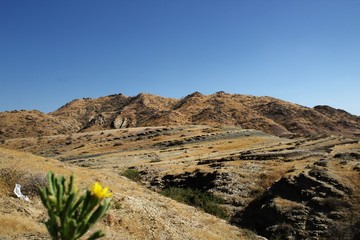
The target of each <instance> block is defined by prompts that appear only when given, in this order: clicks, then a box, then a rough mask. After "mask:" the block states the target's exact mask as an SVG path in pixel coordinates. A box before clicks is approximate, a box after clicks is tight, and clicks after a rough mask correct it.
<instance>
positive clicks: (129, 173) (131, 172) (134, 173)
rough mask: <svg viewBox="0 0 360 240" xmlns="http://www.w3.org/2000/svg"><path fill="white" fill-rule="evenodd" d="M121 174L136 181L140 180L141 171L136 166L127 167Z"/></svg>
mask: <svg viewBox="0 0 360 240" xmlns="http://www.w3.org/2000/svg"><path fill="white" fill-rule="evenodd" d="M121 175H123V176H124V177H126V178H128V179H130V180H132V181H135V182H137V181H139V180H140V173H139V171H138V170H136V169H134V168H128V169H126V170H125V171H123V172H122V174H121Z"/></svg>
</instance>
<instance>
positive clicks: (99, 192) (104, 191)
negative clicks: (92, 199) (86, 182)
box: [91, 182, 112, 199]
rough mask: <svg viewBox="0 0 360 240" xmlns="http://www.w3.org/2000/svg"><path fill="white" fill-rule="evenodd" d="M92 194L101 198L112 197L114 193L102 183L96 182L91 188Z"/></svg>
mask: <svg viewBox="0 0 360 240" xmlns="http://www.w3.org/2000/svg"><path fill="white" fill-rule="evenodd" d="M91 191H92V194H93V195H95V196H96V197H97V198H99V199H103V198H106V197H111V196H112V193H111V192H109V188H107V187H105V188H103V187H102V186H101V185H100V183H98V182H95V183H94V185H93V186H92V188H91Z"/></svg>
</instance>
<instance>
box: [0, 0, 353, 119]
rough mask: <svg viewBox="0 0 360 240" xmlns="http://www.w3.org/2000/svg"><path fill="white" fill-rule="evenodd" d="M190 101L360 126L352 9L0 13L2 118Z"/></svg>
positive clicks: (188, 5)
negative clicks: (231, 102) (321, 114)
mask: <svg viewBox="0 0 360 240" xmlns="http://www.w3.org/2000/svg"><path fill="white" fill-rule="evenodd" d="M194 91H200V92H202V93H203V94H210V93H214V92H217V91H225V92H228V93H239V94H249V95H255V96H265V95H266V96H272V97H276V98H280V99H283V100H287V101H291V102H294V103H298V104H301V105H304V106H307V107H313V106H315V105H330V106H333V107H335V108H341V109H344V110H346V111H348V112H350V113H352V114H355V115H360V94H359V93H360V1H359V0H346V1H341V0H302V1H298V0H262V1H260V0H116V1H111V0H106V1H100V0H96V1H94V0H76V1H48V0H42V1H40V0H31V1H25V0H23V1H20V0H1V1H0V111H6V110H15V109H17V110H19V109H37V110H40V111H43V112H50V111H54V110H56V109H57V108H59V107H60V106H62V105H64V104H65V103H67V102H69V101H71V100H73V99H75V98H83V97H92V98H95V97H100V96H105V95H110V94H115V93H123V94H125V95H128V96H135V95H137V94H138V93H140V92H146V93H152V94H156V95H161V96H165V97H175V98H181V97H184V96H186V95H187V94H189V93H192V92H194Z"/></svg>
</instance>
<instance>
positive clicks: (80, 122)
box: [0, 92, 360, 138]
mask: <svg viewBox="0 0 360 240" xmlns="http://www.w3.org/2000/svg"><path fill="white" fill-rule="evenodd" d="M9 114H10V113H7V112H5V113H1V115H2V116H5V115H9ZM12 115H13V116H14V118H13V120H14V121H21V117H20V116H19V117H18V119H16V118H15V115H14V114H12ZM48 116H49V117H50V118H51V119H53V121H54V123H55V122H59V126H56V125H54V124H50V125H49V124H43V125H41V127H40V128H41V129H42V131H45V132H51V133H52V132H64V131H65V132H66V133H74V132H76V131H82V132H84V131H96V130H105V129H113V128H115V129H118V128H128V127H144V126H168V125H189V124H195V125H212V126H221V125H227V126H237V127H242V128H247V129H257V130H261V131H264V132H266V133H270V134H274V135H277V136H283V137H292V136H313V135H319V134H320V135H321V134H326V135H343V136H360V117H358V116H354V115H351V114H349V113H347V112H345V111H343V110H338V109H334V108H331V107H328V106H317V107H314V108H307V107H303V106H300V105H297V104H293V103H290V102H286V101H282V100H279V99H275V98H271V97H255V96H248V95H240V94H227V93H224V92H217V93H215V94H211V95H203V94H201V93H199V92H195V93H193V94H190V95H188V96H186V97H184V98H182V99H173V98H165V97H161V96H155V95H151V94H144V93H140V94H138V95H137V96H135V97H128V96H124V95H122V94H117V95H110V96H105V97H100V98H96V99H90V98H84V99H77V100H74V101H72V102H70V103H68V104H66V105H64V106H63V107H61V108H59V109H58V110H56V111H55V112H52V113H50V114H49V115H48ZM6 118H7V117H6ZM6 118H4V117H2V118H0V126H1V129H0V131H1V132H4V131H5V132H7V134H5V135H6V136H5V135H4V134H3V135H2V136H3V138H11V137H16V136H22V137H25V136H28V135H29V134H28V133H26V134H25V133H23V134H21V133H20V132H16V133H9V131H8V125H9V123H7V122H5V121H7V120H6ZM39 124H41V122H40V123H39ZM64 124H65V125H67V126H71V127H67V128H64V127H63V125H64ZM40 131H41V130H39V129H36V128H35V129H34V130H33V133H30V136H33V135H39V132H40Z"/></svg>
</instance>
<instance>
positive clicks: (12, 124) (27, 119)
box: [0, 110, 76, 140]
mask: <svg viewBox="0 0 360 240" xmlns="http://www.w3.org/2000/svg"><path fill="white" fill-rule="evenodd" d="M69 122H70V121H69ZM69 122H68V121H63V120H61V119H59V118H57V117H53V116H51V115H47V114H45V113H42V112H39V111H36V110H32V111H25V110H20V111H10V112H0V140H2V139H7V138H22V137H39V136H44V135H55V134H63V133H69V132H74V131H76V127H74V126H73V125H71V124H69Z"/></svg>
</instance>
